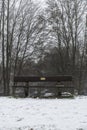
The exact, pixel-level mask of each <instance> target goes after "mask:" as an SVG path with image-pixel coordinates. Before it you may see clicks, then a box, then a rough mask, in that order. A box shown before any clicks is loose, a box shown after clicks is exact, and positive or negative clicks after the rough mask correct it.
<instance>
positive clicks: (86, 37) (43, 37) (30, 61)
mask: <svg viewBox="0 0 87 130" xmlns="http://www.w3.org/2000/svg"><path fill="white" fill-rule="evenodd" d="M15 75H30V76H35V75H36V76H43V75H46V76H47V75H50V76H52V75H54V76H56V75H72V76H73V78H74V84H75V88H76V89H77V90H78V92H79V94H87V1H85V0H47V1H46V6H45V7H44V8H42V5H41V4H39V3H38V4H37V3H35V2H34V1H33V0H0V91H1V92H2V91H3V92H4V95H10V93H11V87H12V84H13V78H14V76H15ZM1 92H0V93H1Z"/></svg>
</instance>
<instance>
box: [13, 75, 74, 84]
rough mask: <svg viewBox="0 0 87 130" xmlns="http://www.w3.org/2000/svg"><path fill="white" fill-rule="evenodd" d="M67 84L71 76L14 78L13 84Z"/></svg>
mask: <svg viewBox="0 0 87 130" xmlns="http://www.w3.org/2000/svg"><path fill="white" fill-rule="evenodd" d="M63 81H64V82H65V81H66V82H68V81H72V76H71V75H59V76H46V77H40V76H32V77H31V76H15V77H14V82H63Z"/></svg>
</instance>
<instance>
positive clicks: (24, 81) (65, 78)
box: [12, 75, 74, 97]
mask: <svg viewBox="0 0 87 130" xmlns="http://www.w3.org/2000/svg"><path fill="white" fill-rule="evenodd" d="M30 82H54V83H55V82H56V85H53V86H51V85H49V86H45V85H43V86H36V85H35V86H31V85H30V84H29V83H30ZM61 82H63V83H65V82H67V83H68V82H69V83H70V85H69V86H65V85H61ZM72 82H73V79H72V76H70V75H59V76H46V77H40V76H32V77H31V76H15V77H14V85H13V86H12V90H13V91H12V95H15V91H16V88H24V93H25V97H27V96H28V92H29V89H30V88H37V89H39V88H48V89H49V88H54V89H57V91H58V95H61V92H66V91H67V90H70V92H71V93H72V94H74V87H73V86H72ZM20 83H21V84H20Z"/></svg>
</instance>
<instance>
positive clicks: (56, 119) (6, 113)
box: [0, 96, 87, 130]
mask: <svg viewBox="0 0 87 130" xmlns="http://www.w3.org/2000/svg"><path fill="white" fill-rule="evenodd" d="M0 130H87V97H85V96H84V97H75V98H74V99H31V98H17V99H16V98H12V97H0Z"/></svg>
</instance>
